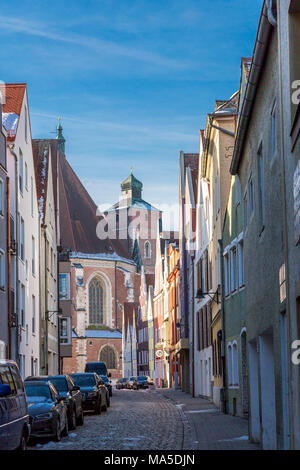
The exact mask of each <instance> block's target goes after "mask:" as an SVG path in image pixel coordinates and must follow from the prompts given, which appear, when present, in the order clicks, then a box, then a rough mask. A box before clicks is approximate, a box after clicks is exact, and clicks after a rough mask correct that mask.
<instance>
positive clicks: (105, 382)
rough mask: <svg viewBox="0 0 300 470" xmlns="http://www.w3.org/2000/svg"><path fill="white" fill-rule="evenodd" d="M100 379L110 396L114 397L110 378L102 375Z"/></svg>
mask: <svg viewBox="0 0 300 470" xmlns="http://www.w3.org/2000/svg"><path fill="white" fill-rule="evenodd" d="M100 378H101V379H102V380H103V382H104V384H105V386H106V388H107V390H108V393H109V396H110V397H112V385H111V380H108V377H107V375H100Z"/></svg>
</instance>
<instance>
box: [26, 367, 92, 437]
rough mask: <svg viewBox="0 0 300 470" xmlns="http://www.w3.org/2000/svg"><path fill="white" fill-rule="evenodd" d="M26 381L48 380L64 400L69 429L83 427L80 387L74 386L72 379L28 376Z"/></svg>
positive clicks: (60, 376)
mask: <svg viewBox="0 0 300 470" xmlns="http://www.w3.org/2000/svg"><path fill="white" fill-rule="evenodd" d="M28 380H29V381H32V380H33V381H36V380H42V381H48V380H50V382H51V383H52V384H53V385H54V387H55V389H56V390H57V391H58V393H59V394H60V395H61V396H63V397H64V398H65V404H66V405H67V412H68V425H69V429H75V428H76V425H77V424H78V425H79V426H81V425H83V422H84V415H83V407H82V395H81V392H80V387H78V386H76V385H75V384H74V382H73V380H72V378H71V377H70V376H69V375H68V374H64V375H41V376H29V377H26V379H25V382H26V381H28Z"/></svg>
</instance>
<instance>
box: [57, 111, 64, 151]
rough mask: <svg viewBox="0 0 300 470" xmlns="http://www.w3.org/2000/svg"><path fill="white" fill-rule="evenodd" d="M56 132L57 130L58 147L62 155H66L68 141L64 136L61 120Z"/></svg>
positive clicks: (59, 119)
mask: <svg viewBox="0 0 300 470" xmlns="http://www.w3.org/2000/svg"><path fill="white" fill-rule="evenodd" d="M56 130H57V135H56V140H57V141H58V147H59V149H60V151H61V152H62V154H63V155H65V143H66V139H65V138H64V136H63V127H62V125H61V118H58V124H57V128H56Z"/></svg>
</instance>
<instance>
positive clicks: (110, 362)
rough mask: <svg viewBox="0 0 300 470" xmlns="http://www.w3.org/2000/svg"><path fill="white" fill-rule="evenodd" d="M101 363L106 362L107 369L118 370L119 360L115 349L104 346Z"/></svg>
mask: <svg viewBox="0 0 300 470" xmlns="http://www.w3.org/2000/svg"><path fill="white" fill-rule="evenodd" d="M100 361H101V362H105V364H106V367H107V369H116V368H117V360H116V353H115V350H114V348H112V347H111V346H108V345H106V346H104V348H103V349H101V352H100Z"/></svg>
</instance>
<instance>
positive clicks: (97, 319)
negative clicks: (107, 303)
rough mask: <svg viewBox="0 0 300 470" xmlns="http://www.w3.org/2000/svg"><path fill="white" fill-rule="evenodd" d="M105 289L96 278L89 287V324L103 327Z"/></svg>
mask: <svg viewBox="0 0 300 470" xmlns="http://www.w3.org/2000/svg"><path fill="white" fill-rule="evenodd" d="M103 305H104V299H103V287H102V285H101V282H100V281H99V279H97V278H94V279H93V280H92V281H91V282H90V286H89V323H90V325H102V324H103V323H104V308H103Z"/></svg>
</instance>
